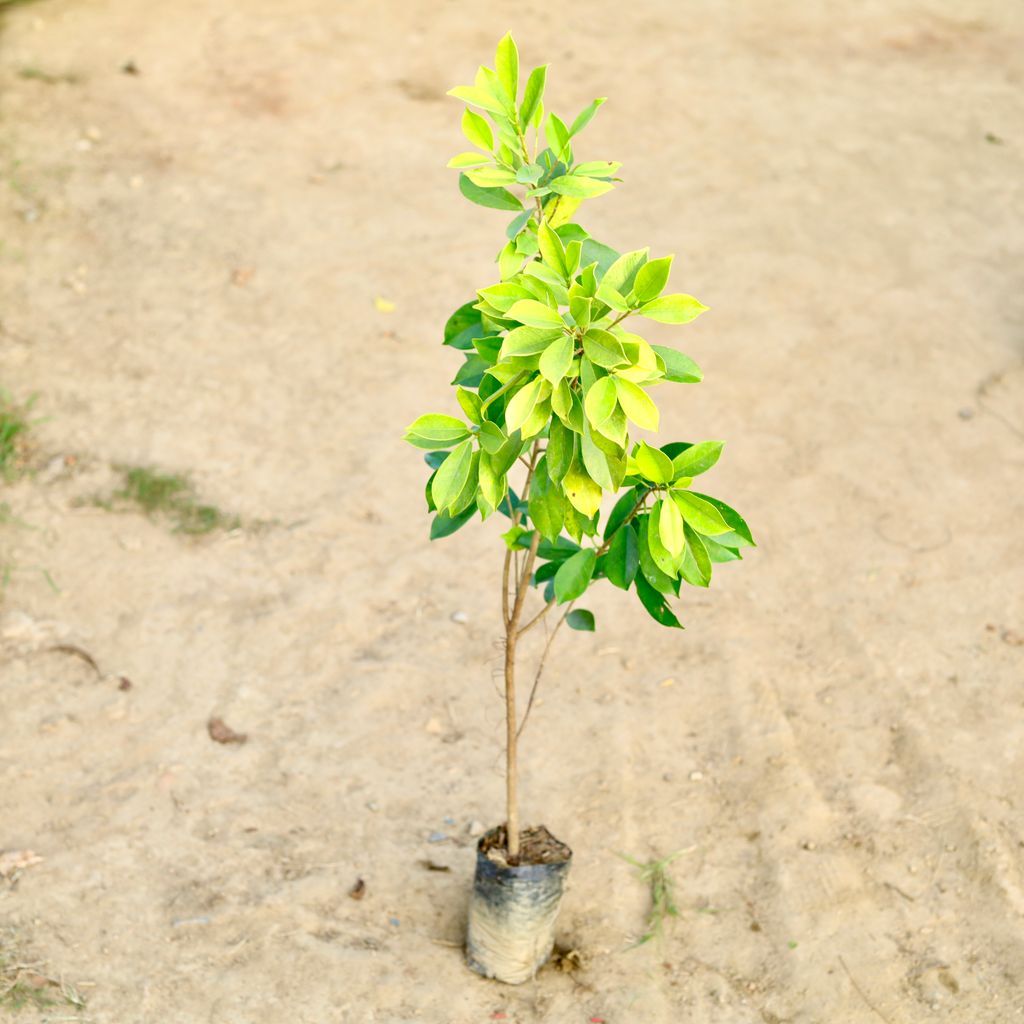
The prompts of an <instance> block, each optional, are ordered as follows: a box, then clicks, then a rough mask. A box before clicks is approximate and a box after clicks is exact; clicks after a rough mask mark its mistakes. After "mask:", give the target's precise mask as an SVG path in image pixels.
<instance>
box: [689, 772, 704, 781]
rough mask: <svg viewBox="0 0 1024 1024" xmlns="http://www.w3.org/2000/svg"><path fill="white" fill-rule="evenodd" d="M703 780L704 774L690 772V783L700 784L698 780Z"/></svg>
mask: <svg viewBox="0 0 1024 1024" xmlns="http://www.w3.org/2000/svg"><path fill="white" fill-rule="evenodd" d="M703 778H704V773H703V772H690V781H691V782H700V780H701V779H703Z"/></svg>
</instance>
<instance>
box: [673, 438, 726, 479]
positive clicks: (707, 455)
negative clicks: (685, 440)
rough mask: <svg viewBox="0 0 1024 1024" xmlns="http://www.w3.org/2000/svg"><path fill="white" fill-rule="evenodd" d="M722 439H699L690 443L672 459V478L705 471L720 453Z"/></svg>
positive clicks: (696, 474)
mask: <svg viewBox="0 0 1024 1024" xmlns="http://www.w3.org/2000/svg"><path fill="white" fill-rule="evenodd" d="M724 445H725V442H724V441H701V442H700V444H692V445H690V447H689V448H687V449H686V451H683V452H680V453H679V454H678V455H676V456H675V458H673V459H672V469H673V472H674V475H673V477H672V479H673V480H678V479H679V478H680V477H684V476H699V475H700V474H701V473H705V472H707V471H708V470H709V469H710V468H711V467H712V466H713V465H714V464H715V463H716V462H717V461H718V457H719V456H720V455H721V454H722V447H723V446H724Z"/></svg>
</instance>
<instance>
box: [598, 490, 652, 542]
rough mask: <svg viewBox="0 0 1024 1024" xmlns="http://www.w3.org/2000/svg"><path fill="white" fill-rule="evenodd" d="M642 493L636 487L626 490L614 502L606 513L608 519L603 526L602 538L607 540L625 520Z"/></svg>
mask: <svg viewBox="0 0 1024 1024" xmlns="http://www.w3.org/2000/svg"><path fill="white" fill-rule="evenodd" d="M642 493H643V491H642V490H640V489H638V488H633V489H630V490H628V491H626V493H625V494H623V495H622V497H620V498H619V500H618V501H617V502H615V507H614V508H613V509H612V510H611V512H610V513H609V514H608V521H607V522H606V523H605V526H604V539H605V540H607V539H608V538H609V537H610V536H611V535H612V534H613V533H614V532H615V531H616V530H617V529H618V528H619V527H620V526H621V525H622V524H623V523H624V522H625V521H626V517H627V516H628V515H629V514H630V513H631V512H632V511H633V509H634V507H635V506H636V503H637V502H638V501H639V500H640V495H641V494H642Z"/></svg>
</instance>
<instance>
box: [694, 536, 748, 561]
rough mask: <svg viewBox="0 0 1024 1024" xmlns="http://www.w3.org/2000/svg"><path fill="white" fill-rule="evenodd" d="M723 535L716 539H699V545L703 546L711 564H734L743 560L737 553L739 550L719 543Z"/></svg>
mask: <svg viewBox="0 0 1024 1024" xmlns="http://www.w3.org/2000/svg"><path fill="white" fill-rule="evenodd" d="M723 536H727V535H725V534H719V536H718V537H715V538H712V537H701V543H702V544H703V545H704V550H705V551H707V553H708V558H710V559H711V561H712V562H715V563H717V562H736V561H739V560H740V559H742V558H743V556H742V555H741V554H740V553H739V550H738V549H737V548H734V547H729V546H728V545H725V544H722V543H720V541H721V540H722V538H723Z"/></svg>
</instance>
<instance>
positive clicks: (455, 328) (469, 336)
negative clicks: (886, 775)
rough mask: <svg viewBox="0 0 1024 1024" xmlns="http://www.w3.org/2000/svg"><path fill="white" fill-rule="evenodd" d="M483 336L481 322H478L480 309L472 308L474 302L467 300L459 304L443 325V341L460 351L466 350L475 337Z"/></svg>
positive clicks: (471, 345)
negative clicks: (463, 303)
mask: <svg viewBox="0 0 1024 1024" xmlns="http://www.w3.org/2000/svg"><path fill="white" fill-rule="evenodd" d="M483 336H484V328H483V324H481V322H480V310H478V309H475V308H474V303H472V302H467V303H465V305H462V306H459V308H458V309H457V310H455V312H454V313H452V315H451V316H450V317H448V322H447V323H446V324H445V325H444V342H443V343H442V344H445V345H450V346H451V347H452V348H457V349H459V350H460V351H466V350H468V349H471V348H472V347H473V342H474V341H475V340H476V339H477V338H482V337H483Z"/></svg>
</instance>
